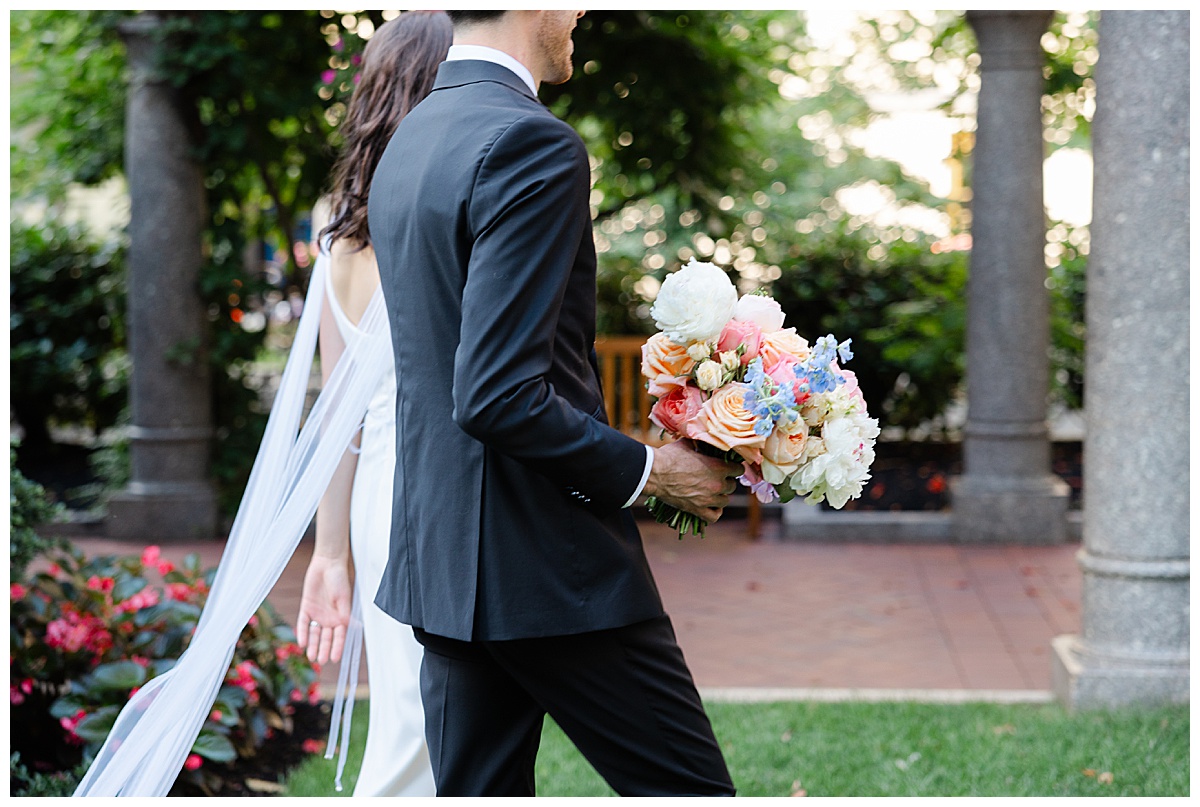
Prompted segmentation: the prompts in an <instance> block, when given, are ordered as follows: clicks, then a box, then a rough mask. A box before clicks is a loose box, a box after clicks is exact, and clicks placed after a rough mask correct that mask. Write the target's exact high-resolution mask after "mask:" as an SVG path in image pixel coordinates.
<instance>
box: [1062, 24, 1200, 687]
mask: <svg viewBox="0 0 1200 807" xmlns="http://www.w3.org/2000/svg"><path fill="white" fill-rule="evenodd" d="M1188 28H1189V22H1188V13H1187V12H1186V11H1105V12H1103V13H1102V14H1101V15H1100V61H1099V62H1098V63H1097V65H1096V116H1095V121H1094V122H1093V126H1092V141H1093V156H1094V161H1095V173H1096V178H1095V186H1094V191H1093V194H1094V206H1093V218H1092V228H1091V229H1092V252H1091V257H1090V259H1089V262H1088V279H1087V280H1088V285H1087V326H1088V334H1087V365H1086V367H1087V374H1086V378H1087V386H1086V388H1085V393H1084V395H1085V411H1086V413H1087V437H1086V438H1085V442H1084V458H1085V461H1084V490H1085V496H1086V502H1085V505H1084V511H1083V541H1084V545H1083V548H1082V549H1081V550H1080V551H1079V565H1080V567H1081V568H1082V569H1083V635H1082V636H1060V637H1058V638H1056V639H1055V640H1054V650H1055V653H1054V687H1055V691H1056V693H1057V694H1058V696H1059V698H1060V699H1061V700H1062V701H1063V702H1064V703H1065V704H1066V705H1067V706H1069V707H1072V708H1088V707H1109V706H1120V705H1124V704H1131V703H1144V704H1153V703H1163V702H1187V701H1188V698H1189V687H1188V681H1189V654H1190V650H1189V612H1190V599H1189V595H1188V584H1189V579H1190V561H1189V558H1190V552H1189V548H1188V538H1189V531H1188V526H1189V525H1188V517H1189V502H1188V498H1189V485H1188V478H1189V470H1188V436H1189V418H1188V404H1189V393H1188V380H1189V375H1188V358H1189V351H1188V292H1189V281H1188V272H1189V266H1188V254H1189V247H1190V242H1189V234H1188V228H1189V224H1190V220H1191V216H1190V213H1189V209H1188V202H1189V187H1188V169H1189V154H1188V138H1189V133H1190V132H1189V124H1188V116H1189V102H1188V90H1189V81H1188V69H1189V46H1188V37H1189V31H1188Z"/></svg>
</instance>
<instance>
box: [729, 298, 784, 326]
mask: <svg viewBox="0 0 1200 807" xmlns="http://www.w3.org/2000/svg"><path fill="white" fill-rule="evenodd" d="M733 318H734V319H739V320H741V321H742V322H753V323H754V324H755V325H757V326H758V327H759V330H761V331H762V332H763V333H773V332H774V331H778V330H782V329H783V309H782V308H780V307H779V303H777V302H775V300H773V299H772V298H770V297H764V296H763V295H761V294H747V295H744V296H743V297H742V299H740V300H738V301H737V306H736V307H735V308H734V309H733Z"/></svg>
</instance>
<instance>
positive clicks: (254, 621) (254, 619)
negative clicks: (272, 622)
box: [246, 615, 258, 628]
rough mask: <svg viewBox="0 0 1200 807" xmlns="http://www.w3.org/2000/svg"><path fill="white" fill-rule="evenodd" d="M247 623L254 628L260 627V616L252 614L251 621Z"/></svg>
mask: <svg viewBox="0 0 1200 807" xmlns="http://www.w3.org/2000/svg"><path fill="white" fill-rule="evenodd" d="M246 624H248V625H249V626H250V627H252V628H254V627H258V617H257V616H255V615H251V616H250V621H249V622H247V623H246Z"/></svg>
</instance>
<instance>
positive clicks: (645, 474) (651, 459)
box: [621, 446, 654, 508]
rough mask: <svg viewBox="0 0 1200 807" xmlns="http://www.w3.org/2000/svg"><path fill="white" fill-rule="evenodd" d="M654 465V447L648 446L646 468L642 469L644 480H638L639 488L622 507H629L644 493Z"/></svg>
mask: <svg viewBox="0 0 1200 807" xmlns="http://www.w3.org/2000/svg"><path fill="white" fill-rule="evenodd" d="M653 467H654V449H653V448H651V447H650V446H646V470H644V471H642V481H641V482H638V486H637V489H636V490H634V492H633V495H632V496H630V497H629V501H627V502H625V504H623V505H621V507H622V508H625V507H629V506H630V505H632V504H633V503H634V502H636V501H637V497H638V496H641V495H642V489H643V488H645V487H646V480H647V479H649V478H650V469H651V468H653Z"/></svg>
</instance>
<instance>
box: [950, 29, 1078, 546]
mask: <svg viewBox="0 0 1200 807" xmlns="http://www.w3.org/2000/svg"><path fill="white" fill-rule="evenodd" d="M1052 14H1053V12H1050V11H968V12H967V21H968V22H970V24H971V26H972V27H973V28H974V29H975V33H976V36H977V38H978V40H979V55H980V60H981V61H980V71H981V85H980V92H979V112H978V125H977V128H976V134H975V149H974V161H973V166H972V180H971V185H972V197H973V202H972V213H971V221H972V225H971V236H972V247H971V269H970V276H969V279H968V281H967V424H966V428H965V432H964V440H963V466H964V467H963V475H962V476H961V477H960V478H958V479H956V480H954V483H953V485H954V486H953V488H952V502H953V514H954V529H955V536H956V537H957V539H958V540H959V541H962V542H978V541H1007V542H1013V543H1028V544H1055V543H1061V542H1062V541H1064V540H1066V535H1067V522H1066V510H1067V492H1068V491H1067V486H1066V484H1065V483H1064V482H1062V481H1061V480H1060V479H1058V478H1057V477H1055V476H1054V475H1053V474H1051V472H1050V437H1049V429H1048V427H1047V423H1046V402H1047V395H1048V392H1049V382H1050V361H1049V358H1048V354H1047V351H1048V349H1049V346H1050V300H1049V294H1048V292H1047V290H1046V286H1045V280H1046V262H1045V255H1044V249H1045V238H1046V224H1045V212H1044V210H1043V203H1042V162H1043V141H1042V113H1041V98H1042V88H1043V78H1042V65H1043V63H1044V61H1045V58H1044V55H1043V53H1042V47H1041V42H1040V40H1041V36H1042V34H1043V33H1044V32H1045V30H1046V27H1047V26H1048V25H1049V23H1050V19H1051V16H1052Z"/></svg>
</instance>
